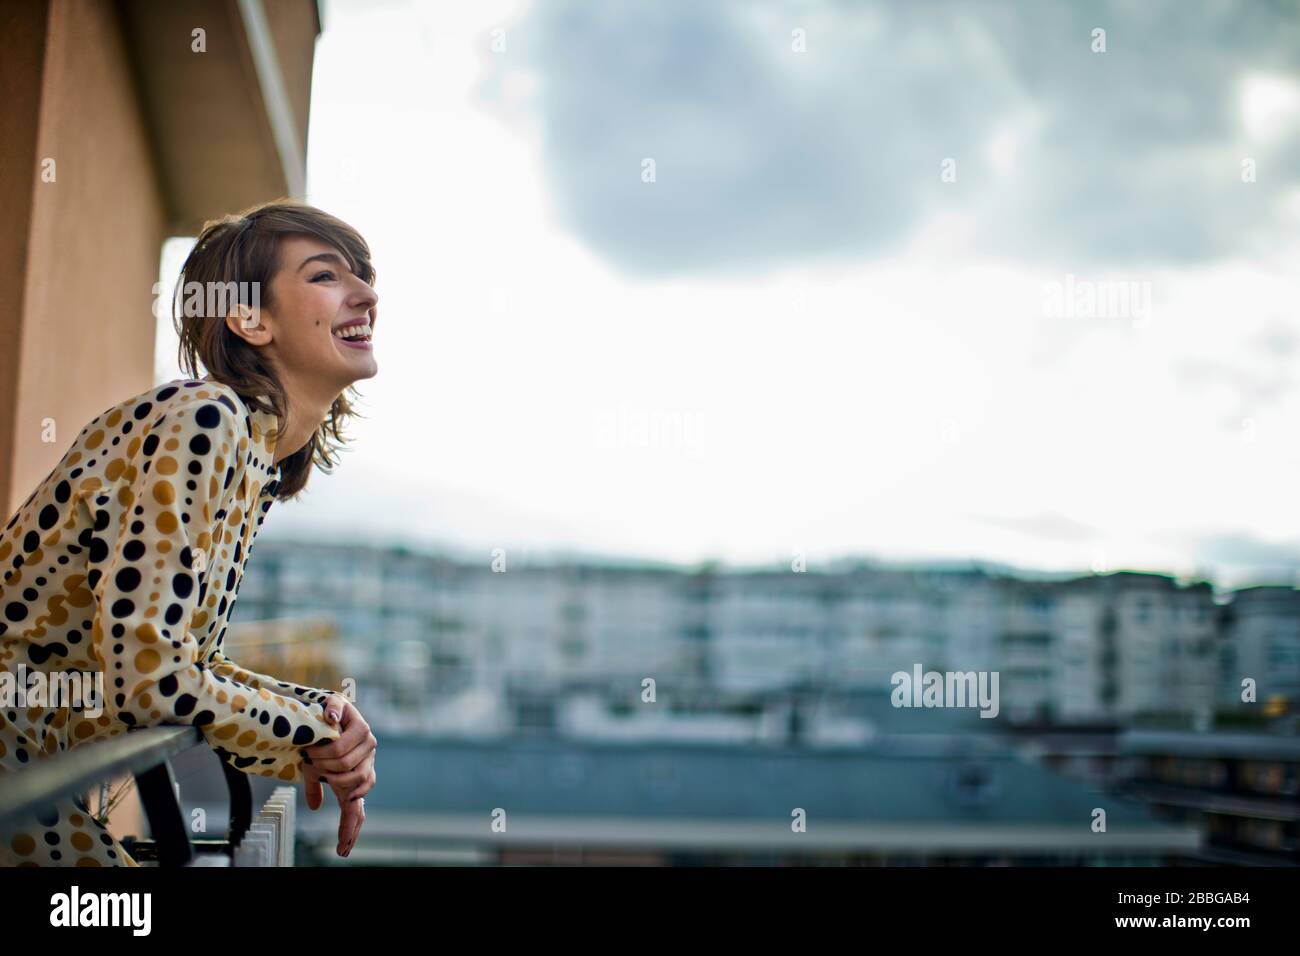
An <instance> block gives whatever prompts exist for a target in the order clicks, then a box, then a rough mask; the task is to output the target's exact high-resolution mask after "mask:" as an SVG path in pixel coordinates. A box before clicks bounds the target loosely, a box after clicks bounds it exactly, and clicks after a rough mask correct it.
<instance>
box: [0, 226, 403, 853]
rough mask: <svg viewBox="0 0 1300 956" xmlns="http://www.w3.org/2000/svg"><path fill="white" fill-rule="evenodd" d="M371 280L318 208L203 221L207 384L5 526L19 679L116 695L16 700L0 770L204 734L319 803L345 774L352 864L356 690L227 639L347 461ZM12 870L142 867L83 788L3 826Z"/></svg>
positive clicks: (3, 735)
mask: <svg viewBox="0 0 1300 956" xmlns="http://www.w3.org/2000/svg"><path fill="white" fill-rule="evenodd" d="M373 281H374V270H373V268H372V266H371V263H370V250H369V247H368V246H367V245H366V242H365V240H364V239H363V238H362V237H361V236H360V235H359V234H358V233H357V232H356V230H354V229H352V228H351V227H350V226H348V225H347V224H345V223H343V222H341V221H339V220H338V219H336V218H334V217H333V216H330V215H328V214H326V213H324V212H321V211H320V210H318V209H315V208H312V207H310V206H306V205H302V204H299V203H294V202H287V201H284V202H274V203H268V204H266V205H263V206H259V207H256V208H254V209H251V210H249V211H248V212H246V213H244V214H243V215H241V216H234V217H228V218H226V219H223V220H221V221H218V222H214V223H209V224H208V225H207V226H206V227H205V228H204V230H203V233H202V235H200V236H199V238H198V241H197V243H196V244H195V246H194V249H193V251H192V252H191V253H190V255H189V258H188V259H187V260H186V262H185V265H184V267H183V268H182V271H181V284H180V285H178V293H179V295H178V296H177V297H176V306H177V309H178V314H177V315H176V317H175V321H176V326H177V331H178V333H179V335H180V357H181V365H182V369H183V370H184V371H185V372H186V373H187V374H188V375H189V378H186V379H179V380H177V381H174V382H170V383H168V384H166V385H163V386H160V387H158V388H153V389H150V390H149V391H148V392H145V393H143V394H141V395H136V396H134V397H132V398H129V399H127V400H126V401H123V402H120V403H119V404H117V405H114V406H113V407H111V408H109V409H106V410H105V411H104V412H103V414H101V415H99V416H98V417H97V418H95V419H94V421H92V422H90V423H89V424H88V425H86V427H85V428H84V429H83V430H82V432H81V434H80V435H79V436H78V437H77V440H76V441H75V442H74V444H73V445H72V447H71V448H70V449H69V450H68V452H67V453H66V454H65V455H64V457H63V459H62V460H61V461H60V462H59V464H58V465H57V466H56V467H55V468H54V470H53V471H52V472H50V474H49V475H48V476H47V477H46V479H45V480H44V481H43V482H42V483H41V485H40V486H39V487H38V488H36V490H35V491H33V492H32V494H31V496H30V497H29V498H28V499H27V501H26V502H24V504H23V505H22V506H21V507H20V508H19V509H18V511H17V513H15V514H14V516H13V517H12V518H11V519H10V521H9V523H8V525H7V526H6V527H5V529H4V531H3V533H0V574H2V577H0V678H3V677H4V676H5V675H4V673H3V672H5V671H7V672H9V674H10V675H13V678H19V677H20V675H21V686H22V687H23V688H25V689H26V688H28V687H32V688H33V689H34V688H35V686H36V683H35V682H34V681H33V677H32V675H33V674H35V673H36V672H41V673H42V674H44V675H51V674H89V675H91V676H93V677H94V678H95V679H96V680H97V681H101V682H102V684H101V686H102V693H101V695H100V699H99V700H98V701H95V700H90V701H80V700H78V701H75V702H73V703H69V702H68V701H66V700H55V699H54V698H53V697H52V696H51V695H50V694H48V693H47V694H46V697H45V698H44V700H43V702H42V700H40V699H36V700H33V699H32V698H29V699H27V700H26V701H22V700H16V699H15V700H4V699H0V773H3V772H16V771H21V770H22V768H23V767H25V766H31V765H32V763H33V761H35V760H38V759H43V758H46V757H49V756H52V755H57V754H59V753H60V752H62V751H65V750H68V749H70V748H72V747H75V746H79V745H81V744H85V743H93V742H94V741H97V740H104V739H107V738H109V737H115V736H117V735H119V734H121V733H124V732H126V731H127V730H129V729H130V728H133V727H143V726H151V725H156V724H190V725H193V726H196V727H198V728H199V729H200V731H201V732H202V734H203V736H204V738H205V739H206V740H207V742H208V743H209V745H210V746H211V747H212V748H213V749H214V750H215V751H216V753H217V754H218V756H219V757H220V759H222V760H224V761H226V762H228V763H230V764H232V765H233V766H236V767H238V768H240V769H241V770H243V771H244V772H246V773H250V774H258V775H261V776H266V777H271V778H273V779H275V780H277V781H286V782H290V783H296V782H298V781H300V780H301V781H303V782H304V783H305V784H306V789H307V802H308V805H309V806H310V807H311V808H312V809H313V810H314V809H318V808H319V807H320V806H321V803H322V791H321V782H322V781H324V782H325V783H327V784H328V785H329V786H330V788H331V789H332V790H333V791H334V794H335V796H336V797H337V798H338V801H339V806H340V808H341V812H340V822H339V842H338V847H337V852H338V853H339V855H340V856H347V855H348V854H349V853H350V852H351V849H352V846H353V845H354V844H355V842H356V837H357V834H358V833H359V831H360V828H361V824H362V823H363V822H364V820H365V802H364V799H363V797H364V796H365V794H366V793H367V792H369V790H370V789H371V788H372V787H373V786H374V783H375V771H374V758H375V749H376V740H375V737H374V735H373V734H372V733H371V732H370V728H369V725H368V724H367V723H366V722H365V720H364V718H362V716H361V714H360V712H359V711H357V709H356V707H355V706H354V705H353V704H352V703H351V702H350V701H349V700H348V699H347V698H346V697H344V696H343V695H341V694H335V693H333V692H332V691H329V690H323V689H319V688H314V687H303V686H299V685H296V684H292V683H289V682H286V681H281V680H277V679H276V678H274V677H269V676H267V675H264V674H257V673H253V672H251V671H248V670H246V669H244V668H241V667H240V666H239V665H238V664H236V663H234V662H233V661H231V660H230V659H229V658H228V657H226V656H225V654H224V653H223V650H222V647H223V643H224V639H225V636H226V626H227V621H228V619H229V616H230V612H231V609H232V607H233V606H234V602H235V597H236V594H237V592H238V590H239V585H240V581H241V580H242V578H243V573H244V567H245V565H246V563H247V561H248V557H249V554H250V552H251V550H252V546H253V542H254V539H255V538H256V536H257V532H258V529H259V528H260V527H261V524H262V521H263V520H264V518H265V516H266V512H267V511H268V510H269V509H270V507H271V504H272V503H273V502H274V501H276V500H280V499H285V498H293V497H296V496H297V494H298V493H299V492H300V491H301V490H302V488H303V487H304V486H305V485H306V484H307V479H308V478H309V477H310V474H311V471H312V468H313V466H316V467H319V468H320V469H321V470H323V471H326V472H329V471H330V470H331V469H332V466H333V465H334V464H336V463H337V455H336V452H337V447H336V442H343V441H346V439H345V438H344V437H343V434H342V429H343V426H344V425H345V423H346V422H347V420H348V418H349V416H350V415H351V414H353V412H352V407H351V404H350V402H349V399H348V396H347V395H346V394H345V392H349V391H350V392H353V395H355V391H354V389H353V388H352V386H353V383H355V382H357V381H359V380H361V379H366V378H371V377H373V376H374V375H375V374H376V373H377V371H378V368H377V366H376V364H375V358H374V354H373V351H372V348H371V343H370V335H371V332H372V330H373V328H374V324H375V307H376V305H377V303H378V297H377V296H376V294H375V291H374V288H373V287H372V285H373ZM214 303H217V307H215V308H214V307H213V304H214ZM200 362H201V363H202V366H203V367H204V368H205V369H206V371H207V375H206V377H204V378H202V379H200V378H198V374H199V365H200ZM13 678H11V679H10V680H9V681H8V682H7V684H8V686H9V687H11V688H12V687H14V686H17V685H16V683H15V680H14V679H13ZM35 680H36V681H42V680H44V678H36V679H35ZM5 684H6V682H5V681H3V680H0V686H5ZM49 686H51V687H52V686H53V685H49ZM11 696H12V695H11ZM33 696H34V697H35V695H33ZM42 703H43V704H44V705H42ZM97 704H98V705H99V706H98V707H97ZM97 710H101V711H102V712H98V713H97ZM0 863H5V864H7V865H10V866H15V865H17V866H24V865H26V866H32V865H36V866H41V865H45V866H72V865H79V866H100V865H103V866H134V865H137V864H136V863H135V861H134V860H132V859H131V858H130V857H129V856H128V854H127V853H126V851H125V850H124V849H123V847H122V845H121V844H120V843H119V842H118V841H117V840H116V839H114V838H113V836H112V835H111V834H109V833H108V832H107V831H106V830H105V829H104V828H103V827H102V826H101V825H100V824H99V823H98V822H97V821H95V820H94V819H93V818H92V817H91V816H90V813H89V811H88V810H87V808H86V805H85V802H84V801H83V800H82V799H81V798H80V797H77V798H71V799H67V800H63V801H60V802H59V803H58V804H57V805H55V806H52V807H51V808H50V809H49V810H48V811H46V812H45V813H43V814H40V815H39V816H38V818H37V820H35V821H33V823H32V824H31V826H29V827H27V828H25V829H22V830H19V831H17V832H11V833H7V834H5V839H4V840H3V842H2V843H0Z"/></svg>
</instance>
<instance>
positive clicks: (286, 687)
mask: <svg viewBox="0 0 1300 956" xmlns="http://www.w3.org/2000/svg"><path fill="white" fill-rule="evenodd" d="M208 670H209V671H211V672H212V673H213V674H219V675H220V676H222V677H225V678H228V679H229V680H233V681H238V682H239V683H241V684H247V685H248V686H249V687H252V688H254V689H255V690H261V689H262V688H266V689H267V690H269V691H270V692H271V693H272V694H279V695H280V696H281V697H289V696H293V697H296V698H297V699H298V700H299V701H301V702H302V703H303V704H305V705H306V706H308V707H312V706H320V705H322V704H324V702H325V698H326V697H329V696H330V695H331V694H340V692H339V691H336V690H330V689H329V688H327V687H308V686H306V685H304V684H295V683H292V682H291V681H285V680H280V679H279V678H278V677H271V676H270V675H269V674H259V673H257V671H250V670H249V669H248V668H247V667H244V666H242V665H240V664H236V663H235V662H234V661H232V660H231V659H230V658H229V657H227V656H226V655H225V654H223V653H221V651H219V650H217V651H213V652H212V654H211V655H209V657H208ZM340 696H342V695H341V694H340Z"/></svg>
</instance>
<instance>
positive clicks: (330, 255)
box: [298, 252, 351, 272]
mask: <svg viewBox="0 0 1300 956" xmlns="http://www.w3.org/2000/svg"><path fill="white" fill-rule="evenodd" d="M318 259H323V260H332V261H334V262H337V263H338V264H339V265H341V266H342V267H343V268H345V269H348V268H351V267H350V266H349V265H348V264H347V263H346V262H344V261H343V257H342V256H341V255H339V254H338V253H337V252H318V253H316V255H314V256H308V257H307V258H306V259H304V260H302V265H300V266H299V267H298V271H299V272H301V271H302V270H303V269H305V268H306V267H307V264H308V263H310V262H315V261H316V260H318Z"/></svg>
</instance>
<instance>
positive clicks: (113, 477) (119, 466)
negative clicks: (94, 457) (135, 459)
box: [104, 458, 126, 481]
mask: <svg viewBox="0 0 1300 956" xmlns="http://www.w3.org/2000/svg"><path fill="white" fill-rule="evenodd" d="M125 470H126V459H125V458H114V459H113V460H112V461H110V462H109V463H108V467H107V468H105V469H104V477H105V478H107V479H108V480H109V481H117V479H119V478H121V477H122V472H123V471H125Z"/></svg>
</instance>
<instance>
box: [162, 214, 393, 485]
mask: <svg viewBox="0 0 1300 956" xmlns="http://www.w3.org/2000/svg"><path fill="white" fill-rule="evenodd" d="M287 236H308V237H310V238H313V239H319V240H320V241H321V242H326V243H329V244H330V245H332V246H335V247H337V248H338V249H339V250H340V251H341V252H342V253H343V255H344V256H345V257H346V258H347V260H348V266H349V268H350V269H351V270H352V271H353V272H354V273H355V274H356V275H357V276H359V277H360V278H361V279H362V280H364V281H365V282H368V283H370V284H371V285H373V284H374V281H375V270H374V266H373V265H372V264H371V262H370V247H369V245H367V244H366V240H365V239H363V238H362V237H361V234H360V233H359V232H357V231H356V230H355V229H353V228H352V227H351V226H349V225H348V224H347V223H345V222H343V221H342V220H340V219H336V218H335V217H334V216H331V215H330V214H329V213H327V212H323V211H321V210H320V209H317V208H315V207H314V206H308V205H306V204H305V203H301V202H298V201H296V200H291V199H278V200H275V201H274V202H268V203H264V204H262V205H259V206H254V207H252V208H251V209H247V210H245V211H244V212H242V213H238V214H236V215H233V216H225V217H224V218H222V219H217V220H213V221H211V222H208V223H206V224H204V226H203V231H202V232H201V233H200V234H199V237H198V241H196V242H195V243H194V248H193V249H192V250H191V251H190V254H189V257H188V258H187V259H186V260H185V264H184V265H183V266H182V267H181V274H180V277H179V279H178V280H177V284H176V293H177V294H176V295H174V296H173V313H172V322H173V325H174V326H175V328H176V333H177V335H178V336H179V337H180V346H179V349H178V352H179V360H180V365H181V368H182V369H183V370H184V371H185V373H186V374H187V375H190V376H193V377H195V378H199V377H201V376H200V372H199V362H200V361H201V362H202V364H203V367H204V368H206V369H207V371H208V373H209V374H211V376H212V377H213V378H214V379H216V380H217V381H219V382H223V383H225V384H226V385H229V386H230V387H231V388H233V389H234V390H235V391H236V392H238V393H239V395H240V397H241V398H242V399H243V400H244V402H245V403H246V404H247V405H248V406H249V408H252V409H255V410H258V411H264V412H272V411H273V412H275V414H276V415H278V416H280V417H281V418H285V417H286V416H287V412H288V406H289V396H288V394H287V393H286V392H285V389H284V386H283V384H282V383H281V382H280V380H279V378H278V377H277V376H276V374H275V371H274V369H272V368H271V367H270V365H269V364H268V363H267V362H265V361H263V359H262V357H261V355H260V354H259V352H258V350H257V349H255V348H252V347H251V346H249V345H248V343H247V342H245V341H244V340H243V339H241V338H240V337H239V336H238V335H236V334H235V333H233V332H232V331H230V329H229V328H228V327H227V325H226V323H225V321H224V319H225V316H224V315H222V316H207V315H194V314H192V310H190V309H183V310H182V309H178V308H176V306H177V305H178V304H179V302H180V300H181V295H180V293H181V290H182V289H184V288H190V283H194V282H197V283H201V284H202V285H203V286H204V287H207V288H211V287H212V286H211V285H210V284H213V283H215V284H220V285H223V286H228V285H229V284H231V283H236V284H238V285H237V288H238V289H239V290H246V289H248V288H250V287H252V288H256V289H257V291H258V298H259V301H260V304H261V305H263V306H266V305H270V304H271V302H270V289H271V278H272V277H273V276H274V275H275V273H276V272H277V270H278V269H279V267H280V240H281V239H282V238H284V237H287ZM245 283H248V284H249V285H245ZM253 283H256V286H252V284H253ZM241 301H242V297H241ZM244 304H248V303H244ZM212 318H220V319H221V320H222V321H216V322H214V321H211V319H212ZM263 395H265V396H267V397H269V399H270V407H268V405H267V403H266V402H265V401H263V400H262V399H261V398H260V396H263ZM357 397H358V396H357V392H356V389H355V388H353V387H352V386H349V387H348V388H347V389H345V390H344V392H343V393H342V394H340V395H339V397H338V398H336V399H335V400H334V404H333V406H331V408H330V413H329V417H328V418H326V419H325V421H323V422H322V423H321V425H320V427H319V428H318V429H316V431H315V432H314V433H313V434H312V437H311V440H310V441H309V442H307V444H306V445H304V446H303V447H302V448H300V449H299V450H298V451H296V452H294V453H293V454H292V455H290V456H289V457H287V458H285V459H284V460H283V461H282V462H280V485H279V488H278V490H277V492H276V498H277V499H278V500H284V499H286V498H293V497H296V496H297V494H298V493H299V492H300V491H302V489H303V488H304V487H305V486H306V484H307V479H308V478H309V477H311V469H312V465H313V464H315V465H316V466H317V467H319V468H320V469H321V471H324V472H326V473H328V472H330V471H332V470H333V467H334V465H336V464H338V450H339V448H340V447H341V446H342V445H344V444H346V443H347V441H348V439H347V438H346V437H344V435H343V426H344V425H345V424H346V423H347V420H348V419H349V418H350V417H351V416H353V415H357V414H358V413H357V412H356V411H354V409H353V408H352V401H351V399H355V398H357Z"/></svg>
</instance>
